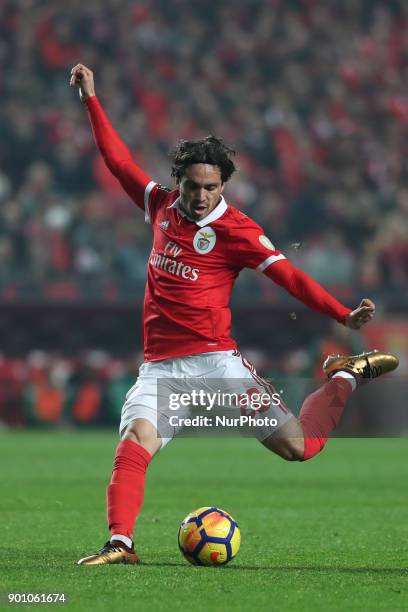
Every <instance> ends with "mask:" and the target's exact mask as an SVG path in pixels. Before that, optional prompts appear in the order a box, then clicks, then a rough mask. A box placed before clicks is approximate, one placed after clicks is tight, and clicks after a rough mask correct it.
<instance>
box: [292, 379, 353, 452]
mask: <svg viewBox="0 0 408 612" xmlns="http://www.w3.org/2000/svg"><path fill="white" fill-rule="evenodd" d="M353 383H354V381H350V380H348V379H347V378H343V377H336V378H332V379H331V380H329V381H328V382H327V383H325V384H324V385H323V386H322V387H320V389H318V390H317V391H315V392H314V393H311V394H310V395H309V396H308V397H307V398H306V399H305V401H304V402H303V405H302V408H301V410H300V413H299V422H300V424H301V426H302V430H303V435H304V447H305V450H304V456H303V460H304V461H306V460H307V459H311V458H312V457H314V456H315V455H317V453H319V452H320V451H321V450H322V448H323V447H324V445H325V444H326V442H327V439H328V438H329V436H330V434H331V433H332V431H333V430H334V429H335V428H336V427H337V425H338V424H339V422H340V419H341V416H342V414H343V410H344V408H345V406H346V403H347V400H348V398H349V396H350V395H351V393H352V391H353V389H354V388H355V384H353Z"/></svg>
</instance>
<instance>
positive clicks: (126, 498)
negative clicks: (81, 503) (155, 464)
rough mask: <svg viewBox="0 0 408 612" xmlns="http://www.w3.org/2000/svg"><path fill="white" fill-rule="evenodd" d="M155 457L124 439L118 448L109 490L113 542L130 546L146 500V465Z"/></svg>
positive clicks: (109, 517) (108, 502) (109, 514)
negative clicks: (119, 541) (136, 522)
mask: <svg viewBox="0 0 408 612" xmlns="http://www.w3.org/2000/svg"><path fill="white" fill-rule="evenodd" d="M151 459H152V456H151V455H150V453H148V451H147V450H146V449H145V448H143V447H142V446H140V445H139V444H137V443H136V442H133V441H132V440H122V442H120V443H119V445H118V447H117V449H116V456H115V461H114V465H113V470H112V478H111V482H110V484H109V486H108V488H107V491H106V496H107V513H108V525H109V531H110V533H111V536H112V538H111V540H121V541H123V542H124V543H125V544H126V545H127V546H129V547H131V545H132V542H133V527H134V524H135V521H136V519H137V517H138V515H139V513H140V510H141V508H142V504H143V498H144V485H145V477H146V470H147V466H148V465H149V463H150V461H151Z"/></svg>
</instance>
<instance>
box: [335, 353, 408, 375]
mask: <svg viewBox="0 0 408 612" xmlns="http://www.w3.org/2000/svg"><path fill="white" fill-rule="evenodd" d="M398 364H399V360H398V357H395V355H391V354H390V353H380V351H377V350H375V351H370V352H368V353H361V355H348V356H346V355H336V356H334V355H330V356H329V357H327V359H326V361H325V362H324V364H323V372H324V373H325V374H326V375H327V377H328V378H331V377H332V376H333V374H335V373H336V372H338V371H339V370H345V371H346V372H350V374H353V375H354V376H355V378H356V379H357V380H358V381H359V382H364V381H368V380H372V379H373V378H377V377H378V376H381V375H382V374H387V373H388V372H392V371H393V370H395V369H396V368H397V367H398Z"/></svg>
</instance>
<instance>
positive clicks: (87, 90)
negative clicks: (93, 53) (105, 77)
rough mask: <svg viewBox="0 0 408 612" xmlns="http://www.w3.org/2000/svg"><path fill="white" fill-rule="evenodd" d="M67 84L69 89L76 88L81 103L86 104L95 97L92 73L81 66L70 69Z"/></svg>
mask: <svg viewBox="0 0 408 612" xmlns="http://www.w3.org/2000/svg"><path fill="white" fill-rule="evenodd" d="M69 84H70V86H71V87H78V91H79V97H80V99H81V102H86V100H87V99H88V98H90V97H91V96H94V95H95V84H94V76H93V72H92V70H89V68H87V67H86V66H84V65H83V64H77V65H76V66H74V67H73V68H72V70H71V79H70V81H69Z"/></svg>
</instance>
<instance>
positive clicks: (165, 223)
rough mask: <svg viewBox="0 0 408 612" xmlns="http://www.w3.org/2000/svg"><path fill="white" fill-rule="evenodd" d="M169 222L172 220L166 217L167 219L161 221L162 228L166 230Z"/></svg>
mask: <svg viewBox="0 0 408 612" xmlns="http://www.w3.org/2000/svg"><path fill="white" fill-rule="evenodd" d="M169 223H170V221H168V220H167V219H166V220H165V221H162V222H161V223H159V227H161V229H164V230H166V229H167V228H168V227H169Z"/></svg>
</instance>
